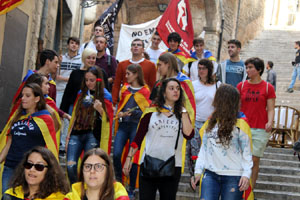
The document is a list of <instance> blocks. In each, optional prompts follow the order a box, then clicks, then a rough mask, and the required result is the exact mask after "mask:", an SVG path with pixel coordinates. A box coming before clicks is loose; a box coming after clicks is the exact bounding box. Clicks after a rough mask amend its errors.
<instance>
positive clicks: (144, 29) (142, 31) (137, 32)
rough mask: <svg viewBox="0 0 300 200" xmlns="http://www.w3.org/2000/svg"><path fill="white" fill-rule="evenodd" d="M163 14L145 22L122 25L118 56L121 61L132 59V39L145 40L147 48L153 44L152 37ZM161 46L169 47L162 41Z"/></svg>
mask: <svg viewBox="0 0 300 200" xmlns="http://www.w3.org/2000/svg"><path fill="white" fill-rule="evenodd" d="M160 18H161V16H159V17H158V18H156V19H154V20H151V21H148V22H146V23H143V24H136V25H126V24H122V25H121V30H120V37H119V42H118V50H117V55H116V58H117V60H119V61H120V62H121V61H123V60H127V59H130V58H131V57H132V55H131V51H130V48H131V46H130V45H131V42H132V40H134V39H136V38H139V39H141V40H143V41H144V44H145V50H146V49H147V48H148V47H149V46H150V45H151V37H152V35H153V34H154V33H155V31H156V26H157V24H158V22H159V20H160ZM159 47H160V48H161V49H167V46H166V45H165V44H164V43H163V42H161V43H160V45H159Z"/></svg>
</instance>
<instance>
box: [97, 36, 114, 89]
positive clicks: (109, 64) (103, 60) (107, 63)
mask: <svg viewBox="0 0 300 200" xmlns="http://www.w3.org/2000/svg"><path fill="white" fill-rule="evenodd" d="M94 44H95V45H96V49H97V52H98V53H97V58H96V65H97V66H99V67H101V68H102V69H103V70H104V71H105V72H106V75H107V77H108V84H109V86H108V88H109V91H111V87H112V84H113V81H114V79H115V75H116V69H117V61H116V59H115V57H114V56H111V55H107V53H106V52H105V49H106V47H107V40H106V38H105V37H104V36H96V37H95V38H94Z"/></svg>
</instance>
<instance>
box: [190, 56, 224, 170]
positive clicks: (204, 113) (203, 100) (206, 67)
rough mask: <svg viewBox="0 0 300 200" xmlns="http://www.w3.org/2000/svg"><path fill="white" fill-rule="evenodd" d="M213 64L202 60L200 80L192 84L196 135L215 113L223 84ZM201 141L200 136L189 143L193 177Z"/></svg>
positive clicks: (199, 64)
mask: <svg viewBox="0 0 300 200" xmlns="http://www.w3.org/2000/svg"><path fill="white" fill-rule="evenodd" d="M213 72H214V65H213V62H212V61H210V60H208V59H201V60H200V61H199V62H198V80H194V81H193V82H192V84H193V87H194V91H195V100H196V121H195V133H199V130H200V129H201V127H202V126H203V124H204V123H205V121H206V120H207V119H208V118H209V116H210V115H211V114H212V112H213V111H214V107H213V106H212V102H213V100H214V97H215V93H216V91H217V89H218V87H219V86H220V85H221V82H216V81H215V78H214V75H213ZM200 144H201V139H200V135H199V134H195V136H194V137H193V138H192V139H191V140H189V141H188V142H187V154H188V167H189V172H190V174H191V175H194V167H195V162H196V159H197V156H198V153H199V150H200Z"/></svg>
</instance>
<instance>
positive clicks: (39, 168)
mask: <svg viewBox="0 0 300 200" xmlns="http://www.w3.org/2000/svg"><path fill="white" fill-rule="evenodd" d="M33 166H34V168H35V169H36V170H37V171H40V172H41V171H43V170H44V169H45V167H47V168H48V166H46V165H43V164H33V163H30V162H25V163H24V167H25V169H31V168H32V167H33Z"/></svg>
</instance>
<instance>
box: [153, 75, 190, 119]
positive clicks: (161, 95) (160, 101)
mask: <svg viewBox="0 0 300 200" xmlns="http://www.w3.org/2000/svg"><path fill="white" fill-rule="evenodd" d="M171 81H174V82H176V83H177V84H178V85H179V88H180V95H179V99H178V100H177V101H176V102H175V105H174V114H175V116H176V118H177V119H180V118H181V110H182V107H183V106H184V103H183V102H184V95H183V90H182V88H181V85H180V82H179V80H177V79H176V78H168V79H165V80H163V81H162V84H161V87H160V88H159V91H158V95H157V96H156V99H155V104H156V105H157V106H158V111H159V112H160V111H161V110H162V108H163V106H164V104H165V103H166V100H165V93H166V89H167V86H168V83H169V82H171Z"/></svg>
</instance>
